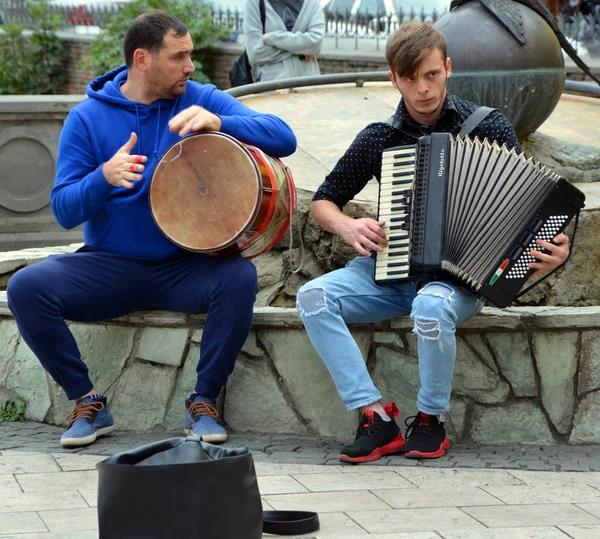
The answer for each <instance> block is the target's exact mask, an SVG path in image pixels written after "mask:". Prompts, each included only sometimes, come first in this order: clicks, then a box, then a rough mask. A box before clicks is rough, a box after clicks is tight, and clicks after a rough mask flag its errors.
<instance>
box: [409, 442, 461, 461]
mask: <svg viewBox="0 0 600 539" xmlns="http://www.w3.org/2000/svg"><path fill="white" fill-rule="evenodd" d="M448 449H450V440H448V438H446V439H445V440H444V441H443V442H442V444H441V445H440V448H439V449H438V450H437V451H433V452H430V453H422V452H421V451H417V450H413V451H409V452H408V453H406V454H405V455H404V456H405V457H406V458H407V459H439V458H440V457H443V456H444V455H445V454H446V450H448Z"/></svg>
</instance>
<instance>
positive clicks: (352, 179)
mask: <svg viewBox="0 0 600 539" xmlns="http://www.w3.org/2000/svg"><path fill="white" fill-rule="evenodd" d="M477 108H479V105H475V104H474V103H470V102H469V101H464V100H462V99H459V98H458V97H456V96H455V95H452V94H447V95H446V101H445V103H444V110H443V112H442V114H441V116H440V117H439V118H438V120H437V122H436V123H435V124H434V125H432V126H425V125H420V124H418V123H416V122H415V121H414V120H413V119H412V118H411V117H410V116H409V114H408V112H407V110H406V107H405V105H404V100H403V99H401V100H400V103H399V105H398V108H397V109H396V112H395V114H394V123H396V122H400V121H402V120H403V121H405V122H407V123H409V124H410V125H411V126H412V127H414V128H416V129H420V131H421V133H423V135H429V134H431V133H432V132H436V133H452V134H457V132H458V131H459V128H460V126H461V124H462V123H463V122H464V121H465V120H466V119H467V118H468V117H469V116H470V114H471V113H472V112H473V111H475V110H476V109H477ZM469 136H470V137H478V138H480V139H482V140H483V139H484V138H487V139H489V140H490V141H492V142H493V141H497V142H498V143H499V144H500V145H502V144H506V146H507V147H508V148H509V149H512V148H516V149H517V151H518V152H521V151H522V150H521V146H520V145H519V141H518V139H517V135H516V134H515V131H514V129H513V127H512V125H511V124H510V122H509V121H508V119H507V118H506V116H504V114H502V113H500V112H498V111H494V112H492V113H491V114H490V115H489V116H487V117H486V118H485V119H484V120H483V121H482V122H481V123H480V124H479V125H478V126H477V127H476V128H475V129H473V131H471V133H470V135H469ZM415 143H416V140H415V139H414V138H411V137H409V136H408V135H405V134H404V133H401V132H399V131H398V130H397V129H394V128H393V127H392V126H391V125H389V124H387V123H384V122H377V123H372V124H369V125H368V126H367V127H365V128H364V129H363V130H362V131H361V132H360V133H359V134H358V135H357V136H356V138H355V139H354V141H353V142H352V144H351V145H350V147H349V148H348V150H347V151H346V153H345V154H344V155H343V156H342V158H341V159H340V160H339V161H338V162H337V164H336V166H335V167H334V169H333V170H332V171H331V173H330V174H329V175H328V176H327V177H326V178H325V181H324V182H323V183H322V184H321V186H320V187H319V188H318V189H317V192H316V193H315V195H314V197H313V200H328V201H330V202H333V203H334V204H336V205H337V206H338V207H339V208H340V209H343V208H344V206H345V205H346V204H347V203H348V202H349V201H350V200H352V199H353V198H354V197H355V196H356V195H357V194H358V193H360V191H362V189H363V188H364V187H365V185H367V183H368V182H369V180H371V179H372V178H373V177H375V178H377V181H381V152H382V151H383V150H385V149H387V148H393V147H394V146H403V145H407V144H415Z"/></svg>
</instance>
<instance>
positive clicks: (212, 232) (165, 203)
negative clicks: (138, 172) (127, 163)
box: [150, 133, 262, 252]
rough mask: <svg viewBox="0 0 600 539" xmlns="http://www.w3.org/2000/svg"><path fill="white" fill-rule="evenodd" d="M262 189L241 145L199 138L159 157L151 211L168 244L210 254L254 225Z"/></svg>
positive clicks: (224, 137)
mask: <svg viewBox="0 0 600 539" xmlns="http://www.w3.org/2000/svg"><path fill="white" fill-rule="evenodd" d="M261 188H262V180H261V176H260V174H259V171H258V167H257V165H256V162H255V161H254V159H253V158H252V156H251V155H250V153H249V152H248V151H247V150H246V149H245V148H244V146H243V145H242V144H240V143H239V142H237V141H236V140H235V139H234V138H231V137H229V136H227V135H223V134H222V133H199V134H196V135H192V136H189V137H186V138H184V139H182V140H180V141H179V142H177V143H175V144H173V146H171V147H170V148H169V149H168V150H167V151H166V152H165V154H164V155H163V156H162V158H161V161H160V163H159V164H158V165H157V167H156V169H155V170H154V174H153V175H152V181H151V184H150V207H151V209H152V215H153V217H154V220H155V221H156V224H157V225H158V227H159V228H160V230H161V231H162V232H163V233H164V234H165V235H166V236H167V237H168V238H169V239H170V240H171V241H173V242H174V243H176V244H177V245H179V246H181V247H183V248H185V249H188V250H190V251H199V252H214V251H218V250H220V249H224V248H226V247H228V246H229V245H231V244H232V243H234V242H235V240H236V239H237V238H238V237H240V236H241V235H242V234H243V233H244V231H245V229H246V228H248V227H249V226H250V225H251V224H252V221H253V220H254V218H255V215H256V213H257V211H258V200H259V194H260V192H261Z"/></svg>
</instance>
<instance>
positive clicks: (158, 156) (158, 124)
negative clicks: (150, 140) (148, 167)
mask: <svg viewBox="0 0 600 539" xmlns="http://www.w3.org/2000/svg"><path fill="white" fill-rule="evenodd" d="M159 136H160V101H159V102H158V118H157V119H156V140H155V141H154V157H156V159H160V155H158V139H159Z"/></svg>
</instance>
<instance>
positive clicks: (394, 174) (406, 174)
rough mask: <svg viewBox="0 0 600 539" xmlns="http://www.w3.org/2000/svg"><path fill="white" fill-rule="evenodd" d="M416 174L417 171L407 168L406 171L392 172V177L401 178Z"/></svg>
mask: <svg viewBox="0 0 600 539" xmlns="http://www.w3.org/2000/svg"><path fill="white" fill-rule="evenodd" d="M414 175H415V173H414V172H413V171H411V170H406V171H404V172H394V173H393V174H392V178H401V177H402V176H414ZM411 182H412V180H405V181H402V182H401V183H411ZM392 184H393V185H396V182H393V183H392Z"/></svg>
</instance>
